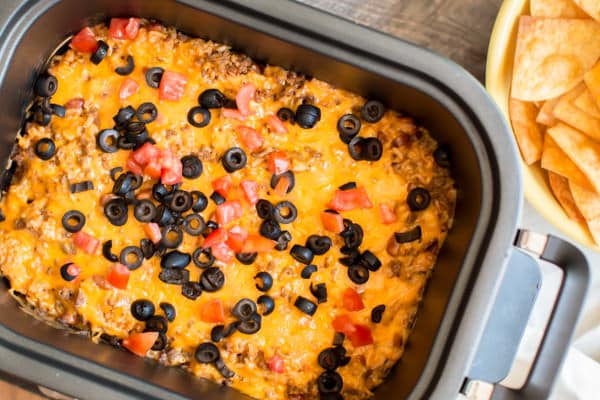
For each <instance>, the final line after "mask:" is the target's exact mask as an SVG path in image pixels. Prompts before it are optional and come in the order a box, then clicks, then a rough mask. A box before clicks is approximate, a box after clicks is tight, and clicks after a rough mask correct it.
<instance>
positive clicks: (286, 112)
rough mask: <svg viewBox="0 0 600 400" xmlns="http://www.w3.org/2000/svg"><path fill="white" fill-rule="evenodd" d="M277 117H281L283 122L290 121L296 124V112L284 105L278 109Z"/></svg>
mask: <svg viewBox="0 0 600 400" xmlns="http://www.w3.org/2000/svg"><path fill="white" fill-rule="evenodd" d="M277 118H279V119H280V120H281V121H283V122H288V121H289V122H290V123H292V124H294V123H295V122H296V114H295V113H294V111H293V110H291V109H289V108H287V107H283V108H280V109H279V110H278V111H277Z"/></svg>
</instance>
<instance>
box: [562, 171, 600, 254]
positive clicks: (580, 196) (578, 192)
mask: <svg viewBox="0 0 600 400" xmlns="http://www.w3.org/2000/svg"><path fill="white" fill-rule="evenodd" d="M569 187H570V188H571V193H572V195H573V200H575V204H576V205H577V208H578V209H579V211H580V212H581V214H582V215H583V218H585V222H586V223H587V226H588V229H589V230H590V233H591V234H592V237H593V238H594V241H595V242H596V244H600V195H599V194H597V193H594V192H590V191H589V190H586V189H584V188H583V187H581V186H579V185H577V184H576V183H573V182H569Z"/></svg>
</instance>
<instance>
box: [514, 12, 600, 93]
mask: <svg viewBox="0 0 600 400" xmlns="http://www.w3.org/2000/svg"><path fill="white" fill-rule="evenodd" d="M598 57H600V24H598V23H597V22H596V21H592V20H586V19H559V18H536V17H530V16H522V17H521V18H520V20H519V33H518V40H517V50H516V54H515V64H514V72H513V81H512V93H511V95H512V97H514V98H516V99H519V100H524V101H540V100H549V99H553V98H555V97H558V96H560V95H562V94H564V93H566V92H568V91H569V90H571V89H573V88H574V87H575V86H577V84H578V83H580V82H581V81H582V80H583V75H584V74H585V72H586V71H588V70H589V69H590V68H592V67H593V66H594V64H595V63H596V61H597V60H598Z"/></svg>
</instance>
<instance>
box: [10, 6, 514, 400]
mask: <svg viewBox="0 0 600 400" xmlns="http://www.w3.org/2000/svg"><path fill="white" fill-rule="evenodd" d="M273 1H276V0H273ZM298 1H300V2H301V3H305V4H307V5H310V6H314V7H316V8H319V9H321V10H324V11H327V12H330V13H332V14H335V15H338V16H340V17H343V18H347V19H349V20H351V21H354V22H356V23H358V24H360V25H365V26H368V27H371V28H374V29H378V30H381V31H384V32H386V33H388V34H390V35H393V36H397V37H400V38H402V39H405V40H408V41H410V42H413V43H416V44H418V45H421V46H424V47H427V48H429V49H431V50H433V51H435V52H438V53H440V54H443V55H445V56H447V57H449V58H450V59H452V60H454V61H455V62H457V63H458V64H460V65H462V66H463V67H465V68H466V69H467V70H468V71H469V72H471V73H472V74H473V75H474V76H475V77H476V78H477V79H479V80H480V81H481V82H483V79H484V72H485V57H486V53H487V45H488V41H489V37H490V34H491V32H492V26H493V23H494V19H495V18H496V14H497V13H498V9H499V8H500V4H501V3H502V0H376V1H375V0H298ZM0 399H1V400H41V399H42V397H39V396H37V395H34V394H31V393H29V392H27V391H24V390H23V389H20V388H18V387H16V386H12V385H10V384H9V383H4V382H1V381H0Z"/></svg>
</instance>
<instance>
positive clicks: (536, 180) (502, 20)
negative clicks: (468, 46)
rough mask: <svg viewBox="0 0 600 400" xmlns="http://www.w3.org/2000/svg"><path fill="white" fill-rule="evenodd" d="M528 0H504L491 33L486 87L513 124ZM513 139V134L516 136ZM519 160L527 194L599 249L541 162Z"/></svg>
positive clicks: (547, 215) (550, 217)
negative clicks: (521, 25) (511, 105)
mask: <svg viewBox="0 0 600 400" xmlns="http://www.w3.org/2000/svg"><path fill="white" fill-rule="evenodd" d="M529 5H530V1H529V0H504V1H503V3H502V5H501V7H500V10H499V12H498V15H497V17H496V21H495V22H494V27H493V29H492V34H491V37H490V42H489V46H488V55H487V62H486V68H485V87H486V89H487V90H488V92H489V93H490V96H491V97H492V98H493V99H494V100H495V101H496V103H497V104H498V107H499V108H500V110H501V111H502V113H503V114H504V116H505V117H506V119H507V120H508V122H509V125H510V117H509V113H508V101H509V91H510V80H511V79H512V69H513V60H514V48H515V45H516V39H517V38H516V36H517V28H518V20H519V17H520V16H521V15H524V14H525V13H527V12H528V10H529ZM513 140H514V138H513ZM519 164H520V167H521V170H522V176H523V188H524V192H525V198H526V199H527V201H529V203H531V205H533V207H534V208H535V209H536V210H537V211H538V212H539V213H540V214H541V215H542V216H543V217H544V219H546V220H547V221H548V222H550V223H551V224H552V225H553V226H555V227H556V228H557V229H558V230H559V231H561V232H562V233H563V234H564V235H566V236H568V237H570V238H572V239H573V240H575V241H577V242H578V243H580V244H582V245H584V246H586V247H589V248H591V249H592V250H594V251H598V252H600V246H598V245H597V244H596V243H594V241H593V239H592V236H591V234H590V233H589V231H588V228H587V226H584V225H582V224H580V223H578V222H576V221H573V220H571V219H570V218H569V217H568V216H567V214H566V213H565V212H564V210H563V208H562V206H561V205H560V204H559V203H558V201H557V200H556V198H555V197H554V195H553V193H552V192H551V189H550V187H549V184H548V181H547V178H546V177H545V175H544V172H543V171H542V168H541V167H540V166H539V163H538V164H536V165H533V166H529V165H527V164H526V163H525V162H524V161H523V158H522V157H519Z"/></svg>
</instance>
